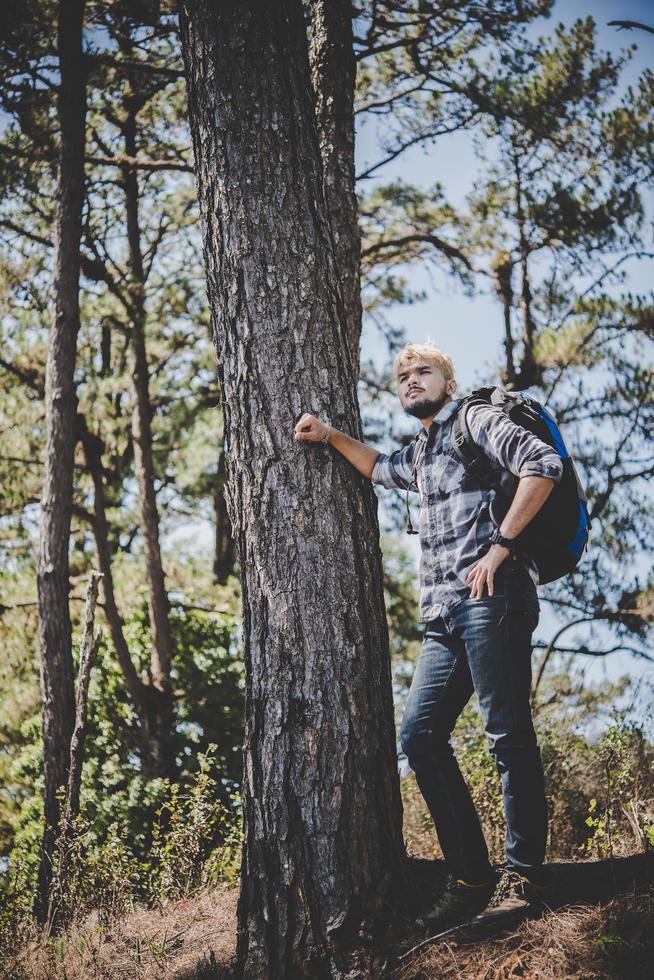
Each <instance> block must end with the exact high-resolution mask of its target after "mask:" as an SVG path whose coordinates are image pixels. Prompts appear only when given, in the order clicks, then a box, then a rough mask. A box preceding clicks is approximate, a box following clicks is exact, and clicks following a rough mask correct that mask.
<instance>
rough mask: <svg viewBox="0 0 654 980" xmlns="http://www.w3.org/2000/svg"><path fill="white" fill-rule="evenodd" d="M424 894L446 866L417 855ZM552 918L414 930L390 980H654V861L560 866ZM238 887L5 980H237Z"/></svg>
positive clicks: (28, 965)
mask: <svg viewBox="0 0 654 980" xmlns="http://www.w3.org/2000/svg"><path fill="white" fill-rule="evenodd" d="M412 865H413V871H414V873H415V879H416V883H417V885H418V886H419V888H420V890H421V892H422V893H423V894H425V895H426V894H427V893H428V891H429V889H430V887H433V884H434V882H435V880H436V878H437V877H438V876H439V874H440V869H441V864H440V862H438V861H434V860H432V861H426V860H424V859H416V858H413V859H412ZM552 873H553V877H554V880H555V888H554V889H553V892H552V900H551V902H550V903H549V909H548V911H547V912H546V913H545V914H543V915H542V916H541V917H539V918H537V919H532V920H530V921H526V922H523V923H521V924H520V925H519V926H518V927H517V928H515V929H512V930H510V931H506V932H504V933H502V934H501V935H497V936H493V937H488V938H486V937H485V938H483V939H480V938H479V937H478V936H474V935H472V934H470V933H469V932H467V931H466V930H465V929H464V930H461V931H459V932H456V933H453V934H452V933H450V934H448V935H446V936H444V937H442V938H441V939H436V940H435V941H433V942H431V943H429V944H428V945H426V946H424V945H421V946H420V947H419V948H417V949H416V948H412V947H413V946H414V944H420V937H414V938H412V937H411V934H410V933H408V934H407V935H406V937H405V938H404V940H403V941H402V942H401V943H400V945H399V946H397V947H396V948H395V950H394V955H393V956H392V958H391V960H390V961H389V965H388V968H387V970H386V971H385V972H384V974H383V976H384V978H386V977H389V978H391V977H392V978H393V980H437V978H441V977H448V978H450V977H451V978H458V977H464V978H475V980H505V978H509V977H511V978H513V977H522V978H530V980H531V978H534V980H535V978H556V980H562V978H579V980H595V978H621V980H622V978H624V980H645V978H649V977H654V855H634V856H632V857H626V858H616V859H611V860H603V861H584V862H580V863H567V864H566V863H560V864H556V863H554V864H553V865H552ZM236 898H237V888H235V887H231V888H219V889H216V890H211V891H206V892H204V893H203V894H201V895H199V896H195V897H194V898H192V899H191V898H189V899H184V900H182V901H178V902H174V903H171V904H170V905H168V906H167V907H166V908H165V909H164V910H161V911H154V910H152V909H143V910H140V911H136V912H133V913H131V914H130V915H127V916H126V917H125V918H123V919H122V920H121V921H120V922H118V923H116V924H115V925H114V926H113V927H112V928H111V929H107V928H106V927H102V926H101V925H100V923H99V921H98V920H97V919H96V918H94V917H93V916H92V917H90V918H88V919H87V920H85V921H84V922H83V923H80V924H78V925H77V926H75V927H74V928H73V929H72V930H71V931H70V933H69V934H68V935H67V936H66V937H61V938H59V939H57V940H51V941H50V942H43V941H39V940H38V939H36V938H35V940H34V942H33V943H30V944H28V945H27V946H25V947H23V949H22V950H21V951H20V953H19V954H18V955H17V956H16V957H15V959H14V960H13V962H12V961H5V963H4V966H2V967H0V976H1V977H3V978H5V980H19V978H20V980H23V978H30V980H91V978H93V980H100V978H102V980H105V978H107V980H126V978H130V980H131V978H134V980H217V978H224V980H228V978H229V980H236V978H235V974H234V973H233V963H234V954H235V945H236V942H235V937H236Z"/></svg>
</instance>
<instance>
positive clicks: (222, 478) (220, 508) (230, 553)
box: [213, 448, 236, 585]
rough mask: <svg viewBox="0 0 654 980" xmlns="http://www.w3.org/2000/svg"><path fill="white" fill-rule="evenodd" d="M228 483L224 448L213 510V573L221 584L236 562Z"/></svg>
mask: <svg viewBox="0 0 654 980" xmlns="http://www.w3.org/2000/svg"><path fill="white" fill-rule="evenodd" d="M226 485H227V465H226V462H225V450H224V448H223V450H222V452H221V453H220V459H219V461H218V473H217V475H216V485H215V489H214V493H213V510H214V518H215V522H216V537H215V543H214V552H213V574H214V578H215V580H216V582H217V583H218V584H219V585H224V584H225V582H226V581H227V578H228V576H230V575H231V574H232V573H233V571H234V564H235V562H236V548H235V545H234V536H233V534H232V525H231V524H230V521H229V514H228V513H227V500H226V498H225V489H226Z"/></svg>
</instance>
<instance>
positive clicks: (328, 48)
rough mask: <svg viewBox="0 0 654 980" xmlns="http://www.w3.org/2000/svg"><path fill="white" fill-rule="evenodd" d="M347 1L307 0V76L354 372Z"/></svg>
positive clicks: (357, 330)
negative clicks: (309, 15)
mask: <svg viewBox="0 0 654 980" xmlns="http://www.w3.org/2000/svg"><path fill="white" fill-rule="evenodd" d="M352 13H353V11H352V2H351V0H313V2H312V4H311V47H310V63H311V81H312V83H313V90H314V94H315V113H316V122H317V124H318V137H319V141H320V155H321V158H322V171H323V187H324V193H325V202H326V204H327V211H328V214H329V223H330V226H331V230H332V237H333V242H334V257H335V261H336V269H337V271H338V278H339V280H340V283H341V292H342V295H343V304H344V306H345V317H346V322H347V336H348V339H349V342H350V352H351V354H352V361H353V364H354V368H355V371H356V373H357V375H358V371H359V350H360V344H361V283H360V274H361V236H360V233H359V218H358V209H357V199H356V194H355V192H354V183H355V170H354V85H355V81H356V59H355V56H354V47H353V44H352Z"/></svg>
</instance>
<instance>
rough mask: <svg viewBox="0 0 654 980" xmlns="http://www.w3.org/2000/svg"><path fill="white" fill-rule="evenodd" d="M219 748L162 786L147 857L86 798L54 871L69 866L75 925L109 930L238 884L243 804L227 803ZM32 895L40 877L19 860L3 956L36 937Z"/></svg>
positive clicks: (64, 891)
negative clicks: (94, 920)
mask: <svg viewBox="0 0 654 980" xmlns="http://www.w3.org/2000/svg"><path fill="white" fill-rule="evenodd" d="M215 749H216V747H215V746H211V745H210V746H208V748H207V751H206V752H204V753H200V754H199V755H198V756H197V759H196V763H197V769H196V771H195V773H194V774H193V775H192V776H190V777H189V780H188V782H187V783H186V785H181V784H179V783H175V784H171V783H169V782H168V781H166V780H161V781H160V783H161V785H160V786H159V787H158V790H159V802H158V806H157V808H156V812H155V815H154V820H153V823H152V826H151V828H150V834H149V836H150V844H149V847H148V848H147V851H144V850H143V849H142V848H141V846H140V840H139V839H138V837H137V838H135V837H134V836H133V835H132V832H131V829H130V827H129V825H128V824H122V825H120V824H119V822H118V821H116V822H114V823H112V824H110V825H109V826H108V827H107V828H106V830H105V831H104V833H102V834H100V833H99V832H98V830H99V828H98V822H97V820H96V818H95V813H96V811H95V809H94V807H93V806H92V805H91V804H92V801H91V800H90V797H89V796H88V795H86V796H85V797H84V798H83V799H82V808H81V813H80V815H79V817H77V818H76V819H75V820H74V822H73V833H72V834H71V836H70V838H69V839H68V842H67V844H66V846H65V853H64V850H62V849H59V850H58V852H57V856H56V858H55V866H54V875H55V879H57V871H58V868H59V863H60V862H61V861H62V860H65V865H66V875H65V877H64V878H63V879H62V881H61V887H60V888H59V889H58V892H57V894H58V901H59V903H60V905H61V906H65V908H66V910H67V912H68V913H69V917H70V919H72V920H78V921H79V920H80V919H82V918H83V917H84V916H86V915H87V914H88V913H90V912H92V911H96V912H97V913H98V916H99V924H100V927H101V928H103V929H107V930H108V929H110V928H111V927H112V925H113V924H114V923H115V922H116V921H117V920H118V919H120V918H121V917H123V916H124V915H125V914H126V913H127V912H128V911H130V910H131V909H133V908H135V907H136V906H140V905H147V906H148V907H153V906H157V907H160V908H163V907H165V906H166V905H167V904H168V903H169V902H171V901H174V900H176V899H179V898H187V897H189V896H191V895H193V894H195V893H196V892H197V890H198V889H199V888H201V887H204V886H215V885H217V884H218V883H221V882H228V883H232V882H233V881H234V880H235V878H236V875H237V874H238V868H239V864H240V847H241V822H240V807H239V799H238V796H237V795H236V794H233V795H232V796H231V797H230V799H229V801H228V802H229V806H227V805H225V803H224V802H223V800H222V796H223V788H222V787H221V785H220V783H219V781H218V780H217V779H215V778H214V777H213V776H212V772H213V771H215V769H216V762H215V758H214V756H215V754H216V753H215ZM143 819H144V818H142V822H143ZM32 896H33V876H32V873H31V871H30V869H29V868H28V867H27V866H26V865H24V864H20V863H18V862H17V860H16V855H14V854H12V863H11V872H10V874H9V875H8V876H6V877H5V880H4V881H3V882H2V884H1V890H0V899H1V901H0V954H2V953H3V952H7V951H11V950H12V949H15V948H16V946H17V943H19V942H20V939H21V937H25V938H26V937H27V936H28V935H29V931H30V927H31V923H32V920H31V902H32Z"/></svg>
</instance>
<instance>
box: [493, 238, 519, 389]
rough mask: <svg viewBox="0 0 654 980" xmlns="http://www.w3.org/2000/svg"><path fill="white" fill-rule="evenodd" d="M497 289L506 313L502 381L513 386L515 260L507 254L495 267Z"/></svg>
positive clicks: (514, 376)
mask: <svg viewBox="0 0 654 980" xmlns="http://www.w3.org/2000/svg"><path fill="white" fill-rule="evenodd" d="M493 277H494V282H495V291H496V293H497V295H498V297H499V300H500V303H501V304H502V310H503V313H504V370H503V371H502V381H503V382H504V384H505V385H508V386H510V387H511V388H513V386H514V384H515V379H516V370H515V360H514V356H513V348H514V341H513V329H512V324H511V314H512V312H513V262H512V261H511V257H510V256H507V255H499V256H498V259H497V262H496V263H495V265H494V267H493Z"/></svg>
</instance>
